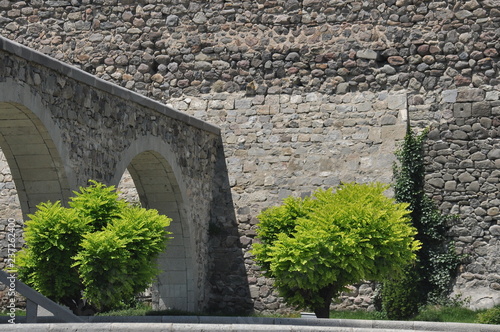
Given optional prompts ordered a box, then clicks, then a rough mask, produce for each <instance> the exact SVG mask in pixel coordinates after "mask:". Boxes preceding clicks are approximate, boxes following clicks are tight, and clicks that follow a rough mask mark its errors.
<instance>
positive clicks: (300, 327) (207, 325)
mask: <svg viewBox="0 0 500 332" xmlns="http://www.w3.org/2000/svg"><path fill="white" fill-rule="evenodd" d="M2 318H3V317H2ZM50 319H53V317H45V318H44V319H41V321H42V322H41V323H38V324H22V323H21V324H8V323H7V320H6V319H0V323H3V324H1V325H0V331H28V332H30V331H33V332H35V331H37V332H38V331H40V332H43V331H51V332H54V331H61V332H62V331H65V332H66V331H68V332H69V331H78V332H85V331H99V332H107V331H110V332H111V331H141V332H142V331H164V332H167V331H190V332H195V331H200V332H201V331H221V332H224V331H231V332H236V331H242V332H243V331H244V332H247V331H252V332H261V331H262V332H264V331H275V332H277V331H280V332H281V331H283V332H285V331H286V332H292V331H293V332H302V331H304V332H308V331H311V332H312V331H318V332H323V331H336V332H370V331H373V332H396V331H400V332H401V331H427V332H428V331H433V332H441V331H442V332H490V331H491V332H493V331H495V332H498V331H500V325H484V324H462V323H435V322H413V321H410V322H406V321H404V322H400V321H375V320H373V321H371V320H352V319H316V318H263V317H209V316H137V317H99V316H97V317H86V320H87V321H89V322H88V323H49V322H47V323H43V321H44V320H45V321H49V320H50ZM17 322H22V317H18V320H17Z"/></svg>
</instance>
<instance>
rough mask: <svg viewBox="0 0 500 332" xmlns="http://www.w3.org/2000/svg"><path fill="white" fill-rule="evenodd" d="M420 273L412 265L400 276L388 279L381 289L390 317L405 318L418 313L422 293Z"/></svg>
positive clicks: (386, 310)
mask: <svg viewBox="0 0 500 332" xmlns="http://www.w3.org/2000/svg"><path fill="white" fill-rule="evenodd" d="M418 285H419V282H418V274H417V273H416V272H415V270H414V269H412V268H411V267H410V268H408V269H407V270H406V271H405V273H404V274H403V275H402V276H401V277H400V278H395V279H394V278H393V279H389V280H388V281H386V282H385V283H384V284H383V286H382V290H381V296H382V298H383V304H382V305H383V310H384V312H385V314H386V315H387V318H388V319H391V320H403V319H407V318H409V317H412V316H414V315H416V314H417V313H418V308H419V306H420V304H421V303H422V293H421V291H420V289H419V288H418Z"/></svg>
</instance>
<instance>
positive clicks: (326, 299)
mask: <svg viewBox="0 0 500 332" xmlns="http://www.w3.org/2000/svg"><path fill="white" fill-rule="evenodd" d="M334 289H335V287H334V286H333V285H328V286H326V287H323V288H322V289H320V290H319V296H320V297H321V298H322V299H323V303H322V305H320V306H317V307H315V308H314V313H315V314H316V318H330V304H331V303H332V297H333V293H334Z"/></svg>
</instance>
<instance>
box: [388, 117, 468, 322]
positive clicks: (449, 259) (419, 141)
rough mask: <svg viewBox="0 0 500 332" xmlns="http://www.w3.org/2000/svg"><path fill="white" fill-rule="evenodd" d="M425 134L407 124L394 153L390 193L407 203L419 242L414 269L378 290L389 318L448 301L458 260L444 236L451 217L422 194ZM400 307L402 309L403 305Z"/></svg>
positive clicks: (451, 245)
mask: <svg viewBox="0 0 500 332" xmlns="http://www.w3.org/2000/svg"><path fill="white" fill-rule="evenodd" d="M426 134H427V132H426V131H424V132H423V133H422V134H420V135H417V134H415V133H413V131H412V130H411V128H410V126H409V125H408V128H407V133H406V136H405V139H404V142H403V144H402V146H401V147H400V149H399V150H398V151H397V152H396V157H397V159H398V163H397V164H395V166H394V191H395V198H396V201H398V202H405V203H409V209H410V210H411V211H412V212H411V214H410V216H411V220H412V223H413V226H414V227H415V228H416V229H417V232H418V234H417V235H416V239H418V240H420V241H421V242H422V248H421V249H420V250H419V251H418V252H417V262H416V266H414V267H412V268H411V271H407V273H406V275H405V278H403V279H400V280H393V281H390V282H387V283H385V284H384V285H383V288H382V304H383V306H384V309H385V311H386V313H387V315H388V317H389V318H391V319H404V318H409V317H411V316H412V315H415V314H416V313H417V311H418V307H419V306H421V305H423V304H426V303H443V302H447V301H448V295H449V293H450V286H451V281H452V279H453V277H454V276H455V273H456V269H457V267H458V264H459V263H460V257H459V255H457V254H456V253H455V250H454V247H453V244H452V243H449V242H448V240H447V236H446V230H447V224H448V223H449V222H450V221H451V219H452V217H451V216H446V215H443V214H442V213H441V212H440V211H439V210H438V208H437V207H436V205H435V203H434V202H433V201H432V200H431V199H430V198H429V197H428V196H427V195H426V194H425V192H424V184H425V181H424V176H425V165H424V152H423V143H424V140H425V138H426ZM403 304H404V306H403Z"/></svg>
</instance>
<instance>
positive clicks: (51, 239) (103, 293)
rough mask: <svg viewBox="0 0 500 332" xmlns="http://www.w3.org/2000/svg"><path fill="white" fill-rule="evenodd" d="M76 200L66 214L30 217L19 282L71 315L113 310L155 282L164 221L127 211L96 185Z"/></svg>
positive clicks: (46, 211) (54, 211)
mask: <svg viewBox="0 0 500 332" xmlns="http://www.w3.org/2000/svg"><path fill="white" fill-rule="evenodd" d="M75 194H76V196H75V197H72V198H71V201H70V203H69V205H70V207H71V208H65V207H62V206H61V204H60V202H55V203H51V202H46V203H40V204H39V205H38V206H37V208H38V210H37V211H36V212H35V213H34V214H32V215H29V217H30V220H28V221H27V222H26V228H25V233H24V234H25V235H24V238H25V241H26V245H27V246H26V247H25V248H24V249H23V250H22V251H20V252H19V254H18V257H17V259H16V263H17V266H18V273H19V277H20V279H21V280H23V281H24V282H25V283H27V284H28V285H30V286H31V287H33V288H34V289H36V290H37V291H39V292H41V293H42V294H44V295H45V296H47V297H49V298H51V299H52V300H54V301H57V302H60V303H62V304H65V305H67V306H69V307H70V308H71V309H72V310H73V311H74V312H75V313H77V314H83V313H84V309H86V310H87V309H90V310H91V311H106V310H111V309H114V308H118V307H120V306H122V305H123V304H124V303H128V302H129V301H130V300H131V299H133V297H134V295H136V294H137V293H138V292H140V291H142V290H144V289H145V288H146V287H147V286H148V285H149V284H150V283H151V282H152V280H153V278H154V277H155V276H156V275H157V273H158V270H157V268H156V262H155V259H156V257H157V256H158V254H159V253H161V252H162V251H163V250H164V249H165V244H166V241H167V236H168V234H170V233H169V232H167V231H166V229H165V228H166V227H167V226H168V225H169V224H170V220H171V219H169V218H168V217H166V216H162V215H159V214H158V212H157V211H156V210H146V209H143V208H139V207H133V206H130V205H128V204H127V203H126V202H124V201H121V200H119V199H118V193H117V192H116V191H115V188H114V187H113V186H110V187H108V186H105V185H103V184H101V183H98V182H95V181H91V185H90V186H89V187H87V188H80V192H75ZM86 304H87V305H86Z"/></svg>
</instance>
